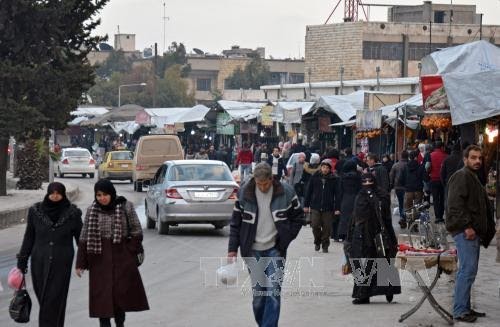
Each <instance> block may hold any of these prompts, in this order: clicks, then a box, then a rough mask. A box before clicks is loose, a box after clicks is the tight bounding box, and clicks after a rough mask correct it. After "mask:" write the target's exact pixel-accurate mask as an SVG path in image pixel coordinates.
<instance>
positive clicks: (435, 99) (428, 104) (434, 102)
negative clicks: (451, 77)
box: [420, 75, 450, 112]
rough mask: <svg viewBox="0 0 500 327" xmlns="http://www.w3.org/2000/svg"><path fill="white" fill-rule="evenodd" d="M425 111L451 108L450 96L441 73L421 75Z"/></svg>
mask: <svg viewBox="0 0 500 327" xmlns="http://www.w3.org/2000/svg"><path fill="white" fill-rule="evenodd" d="M420 81H421V84H422V100H423V103H424V111H429V112H431V111H436V110H450V105H449V103H448V96H447V95H446V90H445V88H444V84H443V79H442V78H441V76H440V75H428V76H422V77H420Z"/></svg>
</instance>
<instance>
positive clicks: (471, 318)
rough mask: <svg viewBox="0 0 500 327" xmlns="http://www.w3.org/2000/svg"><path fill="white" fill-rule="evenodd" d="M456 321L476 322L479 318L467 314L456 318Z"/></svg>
mask: <svg viewBox="0 0 500 327" xmlns="http://www.w3.org/2000/svg"><path fill="white" fill-rule="evenodd" d="M455 320H456V321H461V322H474V321H476V320H477V317H476V316H474V315H473V314H471V313H466V314H464V315H461V316H460V317H456V318H455Z"/></svg>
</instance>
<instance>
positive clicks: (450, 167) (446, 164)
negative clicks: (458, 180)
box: [440, 151, 463, 185]
mask: <svg viewBox="0 0 500 327" xmlns="http://www.w3.org/2000/svg"><path fill="white" fill-rule="evenodd" d="M462 161H463V159H462V154H461V153H460V151H454V152H452V153H451V154H450V155H449V156H448V157H446V159H444V161H443V164H442V165H441V172H440V175H441V183H443V185H447V184H448V180H449V179H450V177H451V175H453V174H454V173H455V172H456V171H457V170H459V169H460V168H459V167H458V166H459V165H460V163H461V162H462Z"/></svg>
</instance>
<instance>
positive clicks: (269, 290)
mask: <svg viewBox="0 0 500 327" xmlns="http://www.w3.org/2000/svg"><path fill="white" fill-rule="evenodd" d="M303 222H304V212H303V210H302V208H301V206H300V203H299V199H298V198H297V195H296V194H295V191H294V190H293V188H292V187H291V186H290V185H288V184H284V183H281V182H280V181H278V180H276V179H274V178H273V174H272V169H271V166H269V164H267V163H259V164H257V165H256V166H255V169H254V174H253V177H252V178H251V179H250V180H249V181H248V182H247V183H245V184H244V185H243V186H242V187H241V189H240V191H239V193H238V200H237V201H236V203H235V205H234V210H233V217H232V219H231V224H230V232H229V246H228V254H227V256H228V261H229V262H233V261H234V260H235V259H236V256H237V253H238V248H239V249H240V252H241V256H242V257H243V260H244V261H245V263H246V264H247V266H248V269H249V272H250V279H251V281H252V290H253V303H252V305H253V312H254V316H255V320H256V322H257V324H258V325H259V326H278V320H279V314H280V303H281V284H282V282H283V274H284V268H285V257H286V251H287V248H288V246H289V245H290V242H291V241H292V240H294V239H295V238H296V237H297V234H298V233H299V231H300V228H301V227H302V224H303Z"/></svg>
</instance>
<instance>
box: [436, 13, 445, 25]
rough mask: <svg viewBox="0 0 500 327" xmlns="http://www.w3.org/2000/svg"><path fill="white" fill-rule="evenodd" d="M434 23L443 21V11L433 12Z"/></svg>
mask: <svg viewBox="0 0 500 327" xmlns="http://www.w3.org/2000/svg"><path fill="white" fill-rule="evenodd" d="M434 23H444V11H435V12H434Z"/></svg>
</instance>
